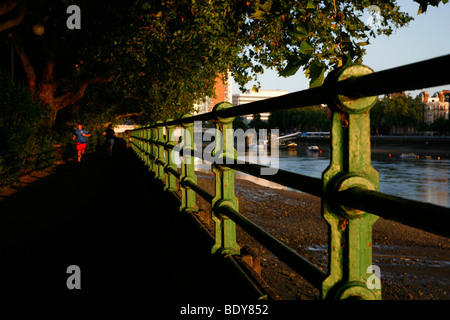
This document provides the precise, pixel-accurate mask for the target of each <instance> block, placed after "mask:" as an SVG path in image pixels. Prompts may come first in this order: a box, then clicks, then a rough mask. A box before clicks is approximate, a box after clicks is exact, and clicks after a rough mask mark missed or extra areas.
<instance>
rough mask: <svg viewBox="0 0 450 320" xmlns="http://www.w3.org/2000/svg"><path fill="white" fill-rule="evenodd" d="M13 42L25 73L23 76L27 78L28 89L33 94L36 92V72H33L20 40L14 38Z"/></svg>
mask: <svg viewBox="0 0 450 320" xmlns="http://www.w3.org/2000/svg"><path fill="white" fill-rule="evenodd" d="M13 42H14V49H15V50H16V53H17V55H18V56H19V58H20V60H21V61H22V65H23V70H24V71H25V75H26V76H27V80H28V88H29V89H30V91H31V92H32V93H34V92H35V91H36V72H35V71H34V68H33V65H32V64H31V61H30V58H29V57H28V55H27V53H26V52H25V49H24V47H23V43H22V40H21V39H20V38H19V37H17V36H14V38H13Z"/></svg>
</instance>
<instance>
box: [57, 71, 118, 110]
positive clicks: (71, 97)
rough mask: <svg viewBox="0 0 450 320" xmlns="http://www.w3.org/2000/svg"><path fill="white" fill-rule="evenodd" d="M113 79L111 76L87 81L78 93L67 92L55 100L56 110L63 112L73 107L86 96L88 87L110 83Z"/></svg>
mask: <svg viewBox="0 0 450 320" xmlns="http://www.w3.org/2000/svg"><path fill="white" fill-rule="evenodd" d="M112 79H113V77H112V76H110V77H108V78H103V77H97V78H93V79H89V80H86V81H84V82H83V83H82V84H81V86H80V88H79V89H78V91H77V92H67V93H65V94H63V95H62V96H59V97H56V98H55V99H54V108H55V109H56V110H61V109H63V108H65V107H67V106H69V105H72V104H74V103H75V102H77V101H78V100H80V99H81V98H82V97H83V96H84V92H85V91H86V88H87V86H88V85H90V84H93V83H99V82H110V81H112Z"/></svg>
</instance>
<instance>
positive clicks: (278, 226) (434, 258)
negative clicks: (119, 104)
mask: <svg viewBox="0 0 450 320" xmlns="http://www.w3.org/2000/svg"><path fill="white" fill-rule="evenodd" d="M213 181H214V180H213V176H212V175H209V174H205V173H201V174H199V176H198V184H199V185H200V186H201V187H202V188H204V189H206V190H208V192H210V193H211V194H214V186H213ZM236 196H237V197H238V199H239V209H240V212H241V213H242V214H243V215H245V216H246V217H248V218H249V219H251V220H252V221H253V222H255V223H257V224H258V225H260V226H261V227H263V228H264V229H265V230H266V231H268V232H270V233H271V234H272V235H274V236H275V237H276V238H278V239H279V240H281V241H283V242H284V243H285V244H286V245H288V246H289V247H291V248H292V249H294V250H296V251H297V252H298V253H299V254H301V255H302V256H304V257H306V258H308V259H309V260H310V261H311V262H313V263H315V264H316V265H317V266H318V267H319V268H321V269H322V270H323V271H325V272H326V271H327V265H328V252H327V224H326V223H325V222H324V220H323V219H322V217H321V213H320V199H319V198H317V197H314V196H311V195H308V194H304V193H299V192H295V191H289V190H279V189H272V188H264V187H261V186H259V185H257V184H254V183H252V182H249V181H245V180H240V179H237V180H236ZM197 202H198V205H199V208H200V211H199V214H198V215H199V217H200V218H201V219H202V221H203V222H204V223H206V224H207V225H208V227H209V229H210V230H213V229H212V228H213V226H214V224H213V221H212V220H210V218H209V217H210V205H209V204H207V203H206V202H205V201H204V200H203V199H201V198H200V197H198V200H197ZM238 243H239V245H240V246H241V247H244V250H245V252H250V253H251V255H253V261H255V260H256V261H259V262H260V266H261V267H262V269H261V271H260V273H261V276H262V278H263V279H264V281H265V282H266V283H267V284H268V285H269V286H270V287H271V288H272V289H273V290H274V291H275V292H276V293H277V294H278V295H279V297H280V298H281V299H286V300H298V299H318V298H319V291H318V290H317V289H315V288H314V287H313V286H311V285H310V284H309V283H307V282H306V281H305V280H304V279H303V278H302V277H300V276H299V275H298V274H297V273H295V272H294V271H292V270H291V269H290V268H289V267H287V266H286V265H285V264H284V263H283V262H281V261H280V260H278V258H277V257H276V256H274V255H273V254H272V253H271V252H269V251H268V250H267V249H265V248H264V247H262V246H261V245H259V244H258V243H257V242H256V241H255V240H254V239H253V238H252V237H250V236H249V235H247V234H246V233H245V232H244V231H243V230H241V229H240V228H239V227H238ZM373 244H374V248H373V263H374V264H375V265H378V266H379V267H380V269H381V283H382V292H383V299H387V300H410V299H419V300H421V299H423V300H447V299H448V298H449V296H448V293H449V290H450V240H449V239H447V238H444V237H440V236H436V235H433V234H431V233H427V232H424V231H421V230H418V229H415V228H411V227H408V226H404V225H401V224H399V223H395V222H392V221H388V220H385V219H382V218H380V219H379V220H378V221H377V222H376V223H375V225H374V228H373ZM256 264H257V263H256ZM257 269H259V268H258V267H257Z"/></svg>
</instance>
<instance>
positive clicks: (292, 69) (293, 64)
mask: <svg viewBox="0 0 450 320" xmlns="http://www.w3.org/2000/svg"><path fill="white" fill-rule="evenodd" d="M301 65H302V61H301V60H296V61H289V62H288V64H287V66H286V67H285V68H284V70H282V71H280V73H279V74H280V76H282V77H290V76H293V75H294V74H296V73H297V71H298V69H299V68H300V67H301Z"/></svg>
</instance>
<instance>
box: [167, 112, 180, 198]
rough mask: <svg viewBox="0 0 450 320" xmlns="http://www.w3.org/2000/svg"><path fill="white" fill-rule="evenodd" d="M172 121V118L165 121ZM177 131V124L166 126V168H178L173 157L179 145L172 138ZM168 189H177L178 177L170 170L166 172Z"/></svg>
mask: <svg viewBox="0 0 450 320" xmlns="http://www.w3.org/2000/svg"><path fill="white" fill-rule="evenodd" d="M169 121H172V119H167V120H166V121H165V122H169ZM174 131H175V126H174V125H172V126H166V139H165V143H164V147H165V149H166V165H165V166H164V169H166V170H167V169H168V168H172V169H174V170H177V165H176V163H175V161H174V159H173V157H174V151H173V148H174V147H175V146H176V145H177V142H175V141H173V140H172V136H173V133H174ZM164 190H166V191H177V190H178V189H177V178H176V177H175V176H174V175H173V174H172V173H170V172H167V173H166V186H165V187H164Z"/></svg>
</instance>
